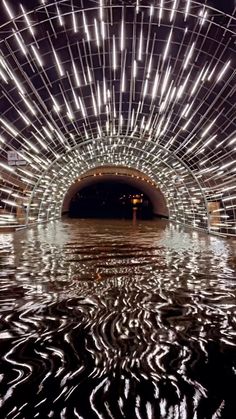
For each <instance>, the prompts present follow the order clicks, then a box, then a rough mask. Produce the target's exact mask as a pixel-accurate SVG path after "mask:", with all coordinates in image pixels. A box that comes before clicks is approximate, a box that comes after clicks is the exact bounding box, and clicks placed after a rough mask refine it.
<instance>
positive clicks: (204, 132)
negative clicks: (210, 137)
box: [201, 118, 217, 138]
mask: <svg viewBox="0 0 236 419" xmlns="http://www.w3.org/2000/svg"><path fill="white" fill-rule="evenodd" d="M216 120H217V118H215V119H214V121H212V122H211V123H210V124H209V125H208V127H207V128H206V129H205V130H204V131H203V133H202V135H201V138H204V137H205V136H206V135H207V133H208V131H210V129H211V127H212V126H213V125H214V123H215V121H216Z"/></svg>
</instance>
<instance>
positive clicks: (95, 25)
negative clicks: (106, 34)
mask: <svg viewBox="0 0 236 419" xmlns="http://www.w3.org/2000/svg"><path fill="white" fill-rule="evenodd" d="M94 27H95V36H96V41H97V46H98V48H99V47H100V38H99V32H98V25H97V20H96V19H94Z"/></svg>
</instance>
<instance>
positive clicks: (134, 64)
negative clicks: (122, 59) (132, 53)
mask: <svg viewBox="0 0 236 419" xmlns="http://www.w3.org/2000/svg"><path fill="white" fill-rule="evenodd" d="M136 76H137V62H136V60H134V62H133V78H136Z"/></svg>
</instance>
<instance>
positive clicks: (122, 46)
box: [120, 19, 125, 51]
mask: <svg viewBox="0 0 236 419" xmlns="http://www.w3.org/2000/svg"><path fill="white" fill-rule="evenodd" d="M124 31H125V30H124V20H123V19H122V21H121V33H120V50H121V51H123V49H124V44H125V42H124V39H125V34H124Z"/></svg>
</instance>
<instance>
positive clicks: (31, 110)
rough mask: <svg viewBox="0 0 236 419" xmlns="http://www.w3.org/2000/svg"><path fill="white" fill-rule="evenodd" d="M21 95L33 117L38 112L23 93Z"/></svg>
mask: <svg viewBox="0 0 236 419" xmlns="http://www.w3.org/2000/svg"><path fill="white" fill-rule="evenodd" d="M19 95H20V96H21V98H22V99H23V101H24V103H25V104H26V106H27V108H28V109H29V110H30V112H31V113H32V115H36V111H35V110H34V108H33V106H32V105H31V103H30V102H29V101H28V100H27V99H26V97H25V96H24V95H22V93H21V92H19Z"/></svg>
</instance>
